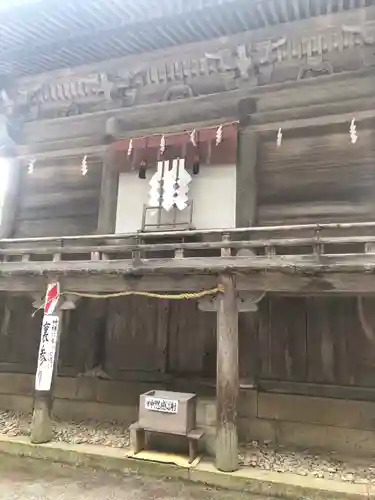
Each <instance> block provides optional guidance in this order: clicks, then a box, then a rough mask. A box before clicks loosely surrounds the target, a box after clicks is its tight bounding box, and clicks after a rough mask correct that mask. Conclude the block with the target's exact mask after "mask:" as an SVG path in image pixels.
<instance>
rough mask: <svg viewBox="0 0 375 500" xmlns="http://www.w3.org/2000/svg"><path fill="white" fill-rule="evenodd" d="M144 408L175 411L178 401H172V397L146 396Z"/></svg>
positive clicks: (168, 411) (165, 411)
mask: <svg viewBox="0 0 375 500" xmlns="http://www.w3.org/2000/svg"><path fill="white" fill-rule="evenodd" d="M145 408H146V410H151V411H160V412H162V413H177V412H178V401H173V400H172V399H164V398H154V397H152V396H146V398H145Z"/></svg>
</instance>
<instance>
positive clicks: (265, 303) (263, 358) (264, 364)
mask: <svg viewBox="0 0 375 500" xmlns="http://www.w3.org/2000/svg"><path fill="white" fill-rule="evenodd" d="M258 317H259V328H258V338H259V343H258V345H259V369H260V378H270V377H271V339H270V334H271V333H270V297H269V296H266V297H265V298H264V299H263V300H262V301H261V303H260V304H259V312H258Z"/></svg>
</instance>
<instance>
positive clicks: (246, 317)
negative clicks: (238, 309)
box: [238, 311, 260, 386]
mask: <svg viewBox="0 0 375 500" xmlns="http://www.w3.org/2000/svg"><path fill="white" fill-rule="evenodd" d="M258 324H259V311H258V312H257V313H240V314H239V317H238V341H239V370H240V377H241V381H242V380H245V381H246V383H247V384H252V385H254V386H255V385H256V383H257V380H258V378H259V372H260V367H259V362H260V357H259V340H258V326H259V325H258Z"/></svg>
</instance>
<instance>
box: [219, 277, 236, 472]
mask: <svg viewBox="0 0 375 500" xmlns="http://www.w3.org/2000/svg"><path fill="white" fill-rule="evenodd" d="M220 282H221V285H222V286H223V287H224V290H223V293H222V294H221V295H220V297H219V299H218V300H219V304H218V312H217V375H216V377H217V378H216V412H217V421H216V467H217V468H218V469H219V470H221V471H223V472H233V471H235V470H237V469H238V437H237V399H238V392H239V375H238V304H237V297H236V284H235V278H234V277H233V276H231V275H228V274H223V275H222V276H221V277H220Z"/></svg>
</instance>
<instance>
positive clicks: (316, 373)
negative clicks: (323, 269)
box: [256, 296, 375, 387]
mask: <svg viewBox="0 0 375 500" xmlns="http://www.w3.org/2000/svg"><path fill="white" fill-rule="evenodd" d="M373 307H374V299H371V298H367V299H363V302H362V305H361V303H360V302H359V299H358V298H355V297H337V298H334V297H330V298H328V297H321V298H305V297H300V298H297V297H274V296H273V297H270V298H268V299H266V300H264V302H263V303H262V306H261V312H260V314H259V316H258V323H257V327H256V329H257V336H256V338H257V341H258V346H257V349H256V350H257V352H258V353H259V354H258V355H259V361H260V370H259V378H261V379H271V380H275V381H277V380H285V381H293V382H307V383H317V384H318V383H324V384H336V385H345V386H368V387H374V385H375V329H374V326H375V317H374V313H373Z"/></svg>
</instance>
